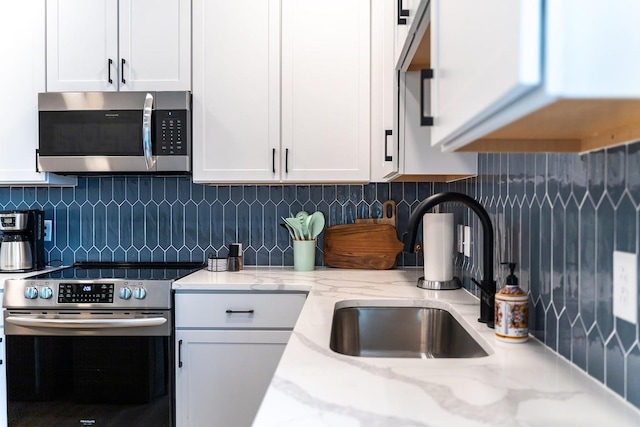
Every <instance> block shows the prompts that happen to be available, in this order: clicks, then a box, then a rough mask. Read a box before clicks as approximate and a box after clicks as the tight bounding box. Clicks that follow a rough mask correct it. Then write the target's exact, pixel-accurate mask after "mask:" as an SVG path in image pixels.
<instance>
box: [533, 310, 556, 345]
mask: <svg viewBox="0 0 640 427" xmlns="http://www.w3.org/2000/svg"><path fill="white" fill-rule="evenodd" d="M536 315H537V314H536ZM544 343H545V344H546V345H547V346H548V347H549V348H551V349H552V350H557V348H558V319H557V317H556V313H555V311H554V308H553V304H552V305H551V307H549V309H548V310H547V314H546V318H545V322H544Z"/></svg>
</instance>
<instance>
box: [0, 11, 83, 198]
mask: <svg viewBox="0 0 640 427" xmlns="http://www.w3.org/2000/svg"><path fill="white" fill-rule="evenodd" d="M44 21H45V9H44V0H21V1H12V2H6V3H5V4H3V5H2V13H0V48H1V50H2V54H3V55H4V57H5V58H10V61H7V62H6V63H4V62H3V66H2V67H0V93H2V97H3V98H2V99H3V100H4V102H2V103H0V117H2V118H3V119H2V126H0V150H1V152H2V154H1V155H0V185H75V184H76V178H75V177H73V178H71V177H63V176H58V175H54V174H51V173H44V172H36V148H37V147H38V92H44V89H45V65H44V63H45V39H44V37H45V36H44V33H45V22H44Z"/></svg>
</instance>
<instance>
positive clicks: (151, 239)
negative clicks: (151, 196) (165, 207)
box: [134, 202, 159, 248]
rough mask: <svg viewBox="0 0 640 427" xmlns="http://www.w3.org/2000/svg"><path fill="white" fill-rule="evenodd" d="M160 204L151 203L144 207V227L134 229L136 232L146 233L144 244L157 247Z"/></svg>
mask: <svg viewBox="0 0 640 427" xmlns="http://www.w3.org/2000/svg"><path fill="white" fill-rule="evenodd" d="M158 218H159V213H158V205H156V204H155V203H153V202H152V203H149V204H148V205H147V206H145V208H144V228H142V229H139V230H136V231H134V233H144V236H145V240H144V246H146V247H149V248H155V247H156V246H157V245H158V228H159V227H158Z"/></svg>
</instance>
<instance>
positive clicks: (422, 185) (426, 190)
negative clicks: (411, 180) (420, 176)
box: [418, 182, 435, 202]
mask: <svg viewBox="0 0 640 427" xmlns="http://www.w3.org/2000/svg"><path fill="white" fill-rule="evenodd" d="M433 194H435V192H434V190H433V184H432V183H430V182H419V183H418V201H420V202H421V201H423V200H424V199H426V198H427V197H429V196H431V195H433Z"/></svg>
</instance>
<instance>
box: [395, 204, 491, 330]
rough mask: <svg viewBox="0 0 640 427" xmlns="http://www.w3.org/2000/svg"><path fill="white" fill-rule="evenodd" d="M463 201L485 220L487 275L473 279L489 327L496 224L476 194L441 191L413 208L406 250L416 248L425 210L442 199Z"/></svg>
mask: <svg viewBox="0 0 640 427" xmlns="http://www.w3.org/2000/svg"><path fill="white" fill-rule="evenodd" d="M448 202H455V203H461V204H463V205H465V206H467V207H468V208H469V209H471V210H472V211H473V212H474V213H475V214H476V216H477V217H478V218H479V219H480V223H481V224H482V249H483V250H482V257H483V263H482V273H483V276H484V277H483V279H482V281H480V282H478V281H477V280H473V282H474V283H475V284H476V285H477V286H478V287H479V288H480V291H481V298H480V318H479V319H478V321H479V322H483V323H486V324H487V326H488V327H490V328H493V327H494V315H495V305H494V304H495V294H496V282H495V280H493V226H492V225H491V219H490V218H489V214H488V213H487V211H486V210H485V209H484V208H483V207H482V205H481V204H480V203H478V201H476V200H475V199H474V198H472V197H470V196H467V195H466V194H462V193H455V192H444V193H437V194H434V195H433V196H430V197H428V198H426V199H425V200H423V201H422V202H421V203H420V204H419V205H418V206H417V207H416V209H415V210H414V211H413V213H412V214H411V217H410V218H409V226H408V229H407V233H406V235H405V239H404V251H405V252H413V251H414V246H415V244H416V234H417V232H418V226H419V225H420V221H422V217H423V216H424V214H425V213H427V212H429V211H430V210H431V209H433V208H434V207H435V206H438V205H440V204H442V203H448Z"/></svg>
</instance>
